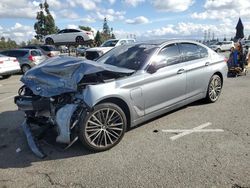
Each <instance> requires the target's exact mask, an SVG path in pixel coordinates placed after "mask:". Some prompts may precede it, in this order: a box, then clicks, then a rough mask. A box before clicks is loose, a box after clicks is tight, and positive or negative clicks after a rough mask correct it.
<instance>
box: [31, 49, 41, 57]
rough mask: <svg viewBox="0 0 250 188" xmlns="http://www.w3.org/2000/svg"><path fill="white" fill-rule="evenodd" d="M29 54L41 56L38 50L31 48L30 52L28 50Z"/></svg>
mask: <svg viewBox="0 0 250 188" xmlns="http://www.w3.org/2000/svg"><path fill="white" fill-rule="evenodd" d="M30 54H31V55H32V56H41V55H42V54H41V53H40V52H39V51H37V50H32V51H31V52H30Z"/></svg>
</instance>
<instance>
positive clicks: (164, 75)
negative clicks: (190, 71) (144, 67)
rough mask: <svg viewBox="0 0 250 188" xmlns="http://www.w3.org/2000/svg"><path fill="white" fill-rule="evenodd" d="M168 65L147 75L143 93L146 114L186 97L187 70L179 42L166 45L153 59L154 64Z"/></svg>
mask: <svg viewBox="0 0 250 188" xmlns="http://www.w3.org/2000/svg"><path fill="white" fill-rule="evenodd" d="M163 61H165V62H166V65H165V66H164V67H162V68H160V69H159V70H158V71H157V72H155V73H152V74H150V73H148V74H146V75H145V84H144V85H143V95H144V96H145V98H144V100H145V115H147V114H150V113H154V112H156V111H158V110H161V109H164V108H166V107H168V106H171V105H174V104H176V103H178V102H180V101H182V100H184V99H185V94H186V72H185V69H184V67H185V63H183V62H181V56H180V52H179V48H178V46H177V44H170V45H167V46H165V47H164V48H163V49H162V50H161V51H160V52H159V53H158V55H157V56H156V57H155V60H153V61H152V63H153V64H154V66H157V64H158V63H159V64H161V63H162V62H163Z"/></svg>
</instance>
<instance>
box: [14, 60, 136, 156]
mask: <svg viewBox="0 0 250 188" xmlns="http://www.w3.org/2000/svg"><path fill="white" fill-rule="evenodd" d="M133 72H134V71H133V70H130V69H124V68H119V67H115V66H111V65H104V64H96V63H95V62H91V61H84V60H81V59H78V58H72V57H56V58H51V59H49V60H47V61H46V62H43V63H41V64H40V65H38V66H36V67H34V68H32V69H31V70H30V71H28V72H27V73H26V74H25V75H24V76H23V77H22V78H21V81H22V82H23V83H24V86H23V87H21V88H20V89H19V92H18V94H19V95H18V96H16V97H15V103H16V105H17V106H18V109H19V110H22V111H24V112H25V115H26V120H25V122H24V123H23V125H22V127H23V129H24V132H25V134H26V137H27V139H28V144H29V146H30V148H31V150H32V151H33V152H34V153H35V154H36V155H37V156H38V157H40V158H43V157H45V154H43V152H42V151H41V149H40V148H39V146H38V144H37V142H36V138H34V136H32V131H31V130H32V129H31V128H32V126H33V125H34V124H35V125H38V126H41V127H47V128H48V129H49V128H55V129H56V130H57V137H56V141H57V142H59V143H64V144H67V147H70V146H71V145H72V144H73V143H74V142H75V141H77V139H78V136H77V135H78V130H79V125H78V122H79V121H80V119H81V118H84V117H85V114H84V113H86V112H87V111H89V110H91V107H89V106H88V105H87V103H86V102H85V101H84V90H85V88H86V86H88V85H97V84H105V83H107V82H112V81H114V80H116V79H117V78H121V77H124V76H128V75H131V74H132V73H133ZM93 95H95V94H93ZM90 98H91V96H90ZM87 102H88V101H87Z"/></svg>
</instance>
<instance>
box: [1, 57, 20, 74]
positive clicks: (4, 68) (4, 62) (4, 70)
mask: <svg viewBox="0 0 250 188" xmlns="http://www.w3.org/2000/svg"><path fill="white" fill-rule="evenodd" d="M18 72H20V65H19V62H18V61H17V59H16V58H15V57H8V56H5V55H1V54H0V76H1V77H2V78H9V77H10V76H11V75H12V74H15V73H18Z"/></svg>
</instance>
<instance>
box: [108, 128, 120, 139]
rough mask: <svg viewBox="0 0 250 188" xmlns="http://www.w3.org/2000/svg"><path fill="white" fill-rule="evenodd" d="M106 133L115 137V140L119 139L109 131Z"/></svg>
mask: <svg viewBox="0 0 250 188" xmlns="http://www.w3.org/2000/svg"><path fill="white" fill-rule="evenodd" d="M106 132H107V133H108V134H109V135H111V136H112V137H114V138H115V139H117V138H118V137H117V136H116V135H114V134H113V133H111V132H109V131H107V130H106Z"/></svg>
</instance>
